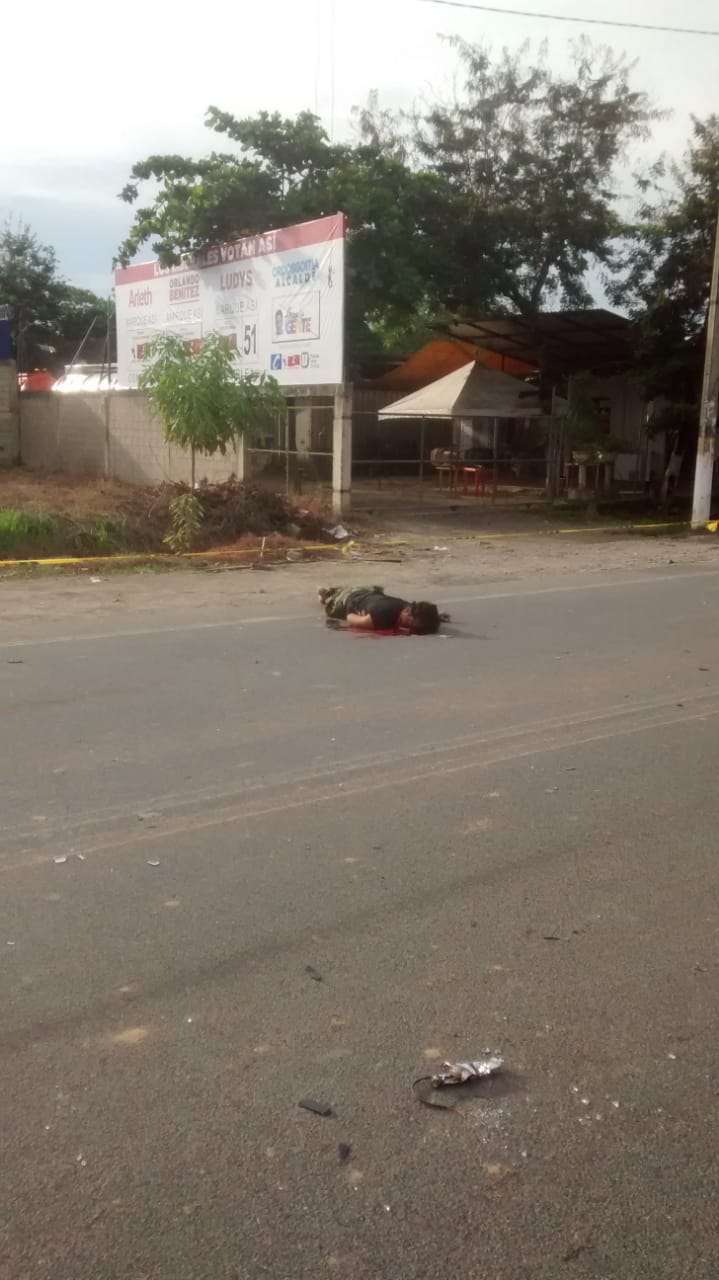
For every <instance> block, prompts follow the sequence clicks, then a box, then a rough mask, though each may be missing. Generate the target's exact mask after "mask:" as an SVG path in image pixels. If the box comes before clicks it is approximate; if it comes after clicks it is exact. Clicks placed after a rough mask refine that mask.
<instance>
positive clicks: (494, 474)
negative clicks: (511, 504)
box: [492, 418, 499, 504]
mask: <svg viewBox="0 0 719 1280" xmlns="http://www.w3.org/2000/svg"><path fill="white" fill-rule="evenodd" d="M492 445H493V449H492V452H493V453H494V461H493V463H492V503H493V504H494V503H495V502H496V501H497V454H498V453H499V422H498V421H497V419H496V418H494V419H493V431H492Z"/></svg>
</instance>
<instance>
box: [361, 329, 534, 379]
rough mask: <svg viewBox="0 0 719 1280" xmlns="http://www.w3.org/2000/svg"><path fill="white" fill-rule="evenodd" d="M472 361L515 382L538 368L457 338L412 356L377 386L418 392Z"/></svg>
mask: <svg viewBox="0 0 719 1280" xmlns="http://www.w3.org/2000/svg"><path fill="white" fill-rule="evenodd" d="M469 360H476V361H477V363H478V364H482V365H484V366H485V368H487V369H497V370H498V371H499V372H500V373H509V374H512V375H513V376H514V377H515V378H526V377H527V376H528V375H529V374H530V373H534V372H535V371H536V367H537V366H536V365H533V364H527V363H526V362H525V361H524V360H515V358H514V357H513V356H503V355H497V353H496V352H494V351H487V350H486V349H485V348H484V347H478V346H477V345H476V343H474V342H461V341H459V340H458V339H457V338H435V339H434V340H433V341H432V342H428V343H427V344H426V346H424V347H422V348H421V349H420V350H419V351H415V353H414V354H413V355H411V356H408V357H407V359H406V360H405V361H404V363H403V364H401V365H400V366H399V367H398V368H397V369H393V370H392V372H391V373H387V374H385V375H384V377H383V378H378V379H377V384H376V385H378V386H381V387H383V388H386V389H387V390H388V391H409V390H414V388H415V387H424V386H427V385H428V383H430V382H436V380H437V379H438V378H443V377H444V376H445V374H447V373H454V372H455V370H456V369H461V368H462V366H463V365H465V364H467V362H468V361H469Z"/></svg>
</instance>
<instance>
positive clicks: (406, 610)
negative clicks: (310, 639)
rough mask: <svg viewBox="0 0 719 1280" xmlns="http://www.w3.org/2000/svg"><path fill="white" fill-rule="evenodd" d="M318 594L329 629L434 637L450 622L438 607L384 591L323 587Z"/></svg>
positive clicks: (424, 601) (425, 601)
mask: <svg viewBox="0 0 719 1280" xmlns="http://www.w3.org/2000/svg"><path fill="white" fill-rule="evenodd" d="M317 594H318V596H319V599H320V604H321V605H322V607H323V608H324V611H325V613H326V615H327V624H328V626H336V627H353V628H356V629H357V630H360V631H396V632H404V633H405V634H407V635H417V636H424V635H434V634H435V633H436V632H437V631H439V626H440V622H442V621H445V620H446V615H443V614H440V612H439V610H438V608H437V606H436V604H431V603H430V602H429V601H428V600H403V599H402V598H401V597H400V596H388V595H386V594H385V590H384V587H320V589H319V591H318V592H317Z"/></svg>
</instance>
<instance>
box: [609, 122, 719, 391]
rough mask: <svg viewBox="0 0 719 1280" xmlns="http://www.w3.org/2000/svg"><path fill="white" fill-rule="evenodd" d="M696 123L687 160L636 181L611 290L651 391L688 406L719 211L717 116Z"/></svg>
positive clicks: (697, 374) (699, 356) (698, 362)
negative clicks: (632, 327)
mask: <svg viewBox="0 0 719 1280" xmlns="http://www.w3.org/2000/svg"><path fill="white" fill-rule="evenodd" d="M692 123H693V127H692V136H691V140H690V143H689V146H688V148H687V151H686V153H685V155H684V157H683V159H682V160H681V161H680V162H678V163H676V162H675V163H671V162H668V161H667V160H666V159H662V160H660V161H659V162H658V163H657V164H656V165H654V166H653V168H652V169H651V171H650V172H649V173H648V174H647V175H645V176H644V177H643V178H641V179H640V180H639V187H640V194H641V198H640V203H639V207H638V211H637V215H636V218H635V220H634V222H633V223H632V224H630V225H629V226H627V227H626V228H625V236H626V239H625V247H624V251H623V252H622V254H621V256H620V257H619V259H618V261H617V263H616V264H615V265H616V275H615V278H614V281H613V283H612V284H611V295H612V297H613V300H614V301H615V302H616V303H617V304H619V305H623V306H625V307H627V308H628V310H629V312H630V315H631V316H632V318H633V319H634V320H635V321H636V325H637V334H638V354H639V360H640V363H641V366H642V368H643V371H644V379H645V382H646V386H647V388H648V390H649V391H650V392H652V393H655V394H656V393H664V394H667V395H669V396H671V397H672V398H673V399H674V400H678V401H689V402H692V401H695V400H696V399H697V397H698V395H699V388H700V385H701V375H702V366H703V359H704V340H705V333H706V317H707V307H708V302H709V285H710V280H711V270H712V256H713V252H714V234H715V231H716V221H717V211H718V210H719V116H717V115H711V116H708V117H707V119H706V120H697V119H694V120H693V122H692Z"/></svg>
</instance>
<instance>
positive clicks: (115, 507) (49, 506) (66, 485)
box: [0, 467, 137, 520]
mask: <svg viewBox="0 0 719 1280" xmlns="http://www.w3.org/2000/svg"><path fill="white" fill-rule="evenodd" d="M136 492H137V491H136V490H135V489H133V487H132V486H131V485H128V484H120V482H119V480H95V479H92V478H91V477H89V476H64V475H57V474H54V473H53V474H50V473H45V472H42V471H25V470H24V469H23V468H22V467H16V468H13V469H12V470H9V471H3V470H0V507H14V508H16V509H17V510H18V511H41V512H47V513H51V514H54V513H61V514H63V515H68V516H70V517H71V518H72V519H74V520H82V519H86V518H87V517H91V516H98V515H108V516H120V515H122V514H123V512H124V511H126V510H127V508H128V506H129V505H131V503H132V501H133V498H134V495H135V493H136Z"/></svg>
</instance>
